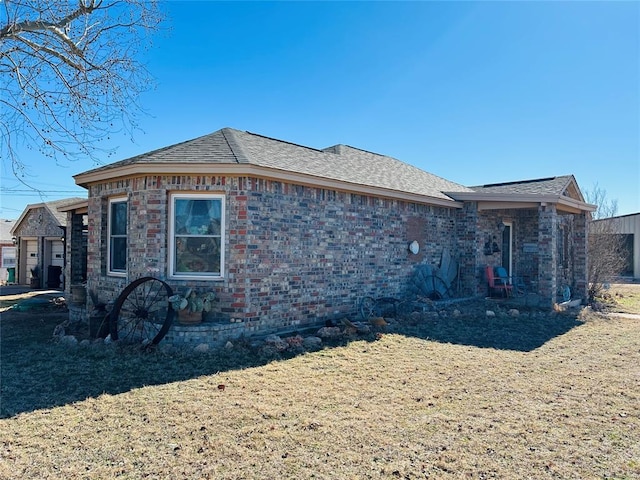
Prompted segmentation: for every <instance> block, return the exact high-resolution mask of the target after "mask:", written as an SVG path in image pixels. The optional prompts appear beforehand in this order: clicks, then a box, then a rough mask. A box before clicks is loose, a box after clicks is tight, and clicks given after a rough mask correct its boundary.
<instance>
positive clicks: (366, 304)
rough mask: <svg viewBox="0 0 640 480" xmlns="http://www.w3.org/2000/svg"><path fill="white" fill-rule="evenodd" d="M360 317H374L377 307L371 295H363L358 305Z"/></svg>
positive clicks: (367, 318) (364, 318) (366, 318)
mask: <svg viewBox="0 0 640 480" xmlns="http://www.w3.org/2000/svg"><path fill="white" fill-rule="evenodd" d="M359 312H360V317H361V318H362V319H363V320H369V319H370V318H373V317H376V316H378V315H377V312H378V308H377V305H376V301H375V300H374V299H373V298H371V297H364V298H363V299H362V300H361V301H360V306H359Z"/></svg>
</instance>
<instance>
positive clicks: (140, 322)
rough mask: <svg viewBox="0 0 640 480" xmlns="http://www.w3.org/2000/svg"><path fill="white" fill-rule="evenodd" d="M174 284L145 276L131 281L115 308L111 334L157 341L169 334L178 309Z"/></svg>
mask: <svg viewBox="0 0 640 480" xmlns="http://www.w3.org/2000/svg"><path fill="white" fill-rule="evenodd" d="M172 295H173V291H172V290H171V287H170V286H169V285H167V284H166V283H165V282H163V281H162V280H158V279H157V278H153V277H143V278H139V279H138V280H135V281H133V282H131V283H130V284H129V285H128V286H127V287H126V288H125V289H124V290H123V291H122V293H121V294H120V296H119V297H118V299H117V300H116V303H115V305H114V306H113V310H112V311H111V322H110V330H111V338H112V339H113V340H120V341H121V342H123V343H141V344H143V345H148V344H153V345H155V344H157V343H158V342H160V340H162V338H163V337H164V336H165V335H166V334H167V332H168V331H169V328H170V327H171V323H172V322H173V318H174V316H175V311H174V310H173V309H172V308H171V304H170V303H169V300H168V299H169V297H170V296H172Z"/></svg>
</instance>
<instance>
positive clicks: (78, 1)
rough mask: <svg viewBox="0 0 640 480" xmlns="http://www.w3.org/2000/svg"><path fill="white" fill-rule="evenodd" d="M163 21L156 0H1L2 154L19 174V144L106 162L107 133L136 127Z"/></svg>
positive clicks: (51, 153)
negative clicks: (145, 57) (149, 49)
mask: <svg viewBox="0 0 640 480" xmlns="http://www.w3.org/2000/svg"><path fill="white" fill-rule="evenodd" d="M161 21H162V16H161V13H160V10H159V8H158V5H157V2H156V1H155V0H75V1H74V0H65V1H60V2H58V1H51V0H4V1H2V0H0V105H2V106H3V114H2V116H1V117H0V140H1V142H0V155H1V156H2V160H3V162H10V164H11V170H12V171H13V172H14V174H15V175H20V174H24V171H25V167H26V165H25V163H24V160H23V159H22V158H20V157H19V155H18V153H17V152H18V149H24V148H31V149H37V150H39V151H40V152H41V153H42V154H43V155H45V156H47V157H50V158H52V159H53V160H54V161H55V162H60V161H62V160H72V159H75V158H78V157H81V156H82V157H90V158H92V159H93V160H94V161H95V162H96V163H100V162H101V160H102V158H100V157H101V156H102V155H109V154H110V153H111V151H110V150H108V149H105V148H104V147H101V143H102V142H103V141H104V140H106V139H108V138H109V136H110V135H111V134H113V133H116V132H121V131H124V132H127V133H128V134H130V135H132V134H133V130H135V128H136V127H137V122H136V119H137V116H138V115H139V114H140V113H141V112H142V111H141V110H140V108H139V105H138V102H137V98H138V96H139V95H140V93H142V92H143V91H145V90H148V89H149V88H150V87H152V86H153V82H152V81H151V80H152V79H151V77H150V75H149V73H148V72H147V71H146V69H145V68H144V66H143V65H142V64H141V63H140V58H141V54H142V50H143V49H144V48H145V47H146V46H148V45H150V34H151V33H153V32H155V31H157V30H158V29H159V27H160V24H161Z"/></svg>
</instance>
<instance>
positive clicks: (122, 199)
mask: <svg viewBox="0 0 640 480" xmlns="http://www.w3.org/2000/svg"><path fill="white" fill-rule="evenodd" d="M114 203H125V204H126V205H127V228H126V232H125V234H124V235H118V236H117V237H118V238H122V237H123V236H124V237H125V239H126V238H128V236H129V199H128V198H127V197H113V198H110V199H109V202H108V207H107V208H108V211H107V275H110V276H114V277H126V275H127V268H128V266H129V253H128V251H129V242H128V241H127V242H126V244H127V258H126V260H125V268H124V270H112V269H111V264H112V262H111V239H112V238H113V237H114V235H112V234H111V225H112V220H113V219H112V218H111V212H112V205H113V204H114Z"/></svg>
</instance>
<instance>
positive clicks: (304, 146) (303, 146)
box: [244, 130, 326, 153]
mask: <svg viewBox="0 0 640 480" xmlns="http://www.w3.org/2000/svg"><path fill="white" fill-rule="evenodd" d="M244 133H246V134H249V135H253V136H254V137H260V138H264V139H266V140H272V141H274V142H278V143H285V144H287V145H293V146H294V147H300V148H306V149H307V150H313V151H314V152H319V153H326V152H324V150H319V149H317V148H313V147H309V146H308V145H300V144H299V143H294V142H288V141H287V140H280V139H279V138H273V137H267V136H266V135H260V134H259V133H254V132H250V131H248V130H246V131H245V132H244Z"/></svg>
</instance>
